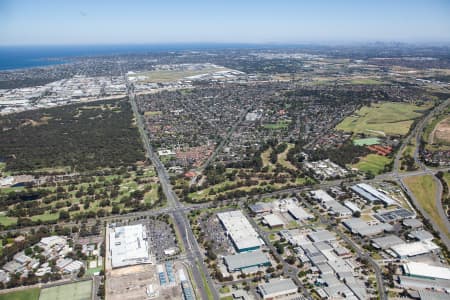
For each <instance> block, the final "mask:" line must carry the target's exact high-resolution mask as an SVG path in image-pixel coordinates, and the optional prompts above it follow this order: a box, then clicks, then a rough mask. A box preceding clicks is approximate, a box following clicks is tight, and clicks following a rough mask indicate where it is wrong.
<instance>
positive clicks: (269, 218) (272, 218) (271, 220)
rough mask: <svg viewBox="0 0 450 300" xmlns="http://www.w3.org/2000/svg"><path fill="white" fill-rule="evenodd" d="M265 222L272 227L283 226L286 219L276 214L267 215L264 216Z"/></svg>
mask: <svg viewBox="0 0 450 300" xmlns="http://www.w3.org/2000/svg"><path fill="white" fill-rule="evenodd" d="M263 223H264V224H266V225H267V226H269V227H270V228H276V227H283V226H284V221H283V220H282V219H281V218H280V217H279V216H278V215H275V214H270V215H265V216H264V217H263Z"/></svg>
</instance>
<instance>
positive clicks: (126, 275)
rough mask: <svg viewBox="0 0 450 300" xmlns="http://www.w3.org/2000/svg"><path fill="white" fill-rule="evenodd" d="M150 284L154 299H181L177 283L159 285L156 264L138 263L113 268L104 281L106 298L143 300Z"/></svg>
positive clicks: (112, 299)
mask: <svg viewBox="0 0 450 300" xmlns="http://www.w3.org/2000/svg"><path fill="white" fill-rule="evenodd" d="M149 285H152V287H153V290H154V291H157V296H156V297H155V298H154V299H181V298H182V295H181V288H180V285H179V284H175V285H171V286H170V285H167V286H164V287H162V286H160V284H159V279H158V275H157V272H156V266H154V265H139V266H131V267H126V268H120V269H114V270H112V271H111V272H110V274H109V276H108V278H107V283H106V289H107V290H106V299H110V300H124V299H127V300H141V299H142V300H144V299H148V298H149V297H148V296H147V288H148V287H149Z"/></svg>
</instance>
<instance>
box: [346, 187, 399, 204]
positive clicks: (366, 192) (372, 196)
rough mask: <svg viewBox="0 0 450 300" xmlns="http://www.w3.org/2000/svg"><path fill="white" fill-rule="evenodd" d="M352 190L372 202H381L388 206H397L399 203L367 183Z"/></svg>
mask: <svg viewBox="0 0 450 300" xmlns="http://www.w3.org/2000/svg"><path fill="white" fill-rule="evenodd" d="M351 189H352V190H353V191H354V192H356V193H358V194H360V195H361V196H362V197H364V198H366V199H367V200H369V201H371V202H373V201H376V200H379V201H382V202H383V203H385V204H386V205H395V204H397V201H395V200H394V199H392V198H391V197H389V196H387V195H385V194H383V193H382V192H380V191H378V190H376V189H375V188H374V187H372V186H371V185H368V184H366V183H358V184H357V185H354V186H352V187H351Z"/></svg>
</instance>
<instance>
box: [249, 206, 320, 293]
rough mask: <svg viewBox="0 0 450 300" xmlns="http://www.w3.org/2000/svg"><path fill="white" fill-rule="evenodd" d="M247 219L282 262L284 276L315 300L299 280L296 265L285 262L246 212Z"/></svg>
mask: <svg viewBox="0 0 450 300" xmlns="http://www.w3.org/2000/svg"><path fill="white" fill-rule="evenodd" d="M244 214H245V216H246V217H247V219H248V220H249V221H250V224H252V226H253V228H255V230H256V231H257V232H258V234H259V236H260V237H261V239H262V240H263V241H264V243H265V244H266V245H267V246H268V247H269V249H270V250H271V251H272V253H273V255H274V256H275V257H276V258H277V259H278V260H279V261H280V263H281V264H282V265H283V273H284V276H286V277H289V278H291V279H292V280H293V281H294V282H295V283H296V284H297V285H298V286H299V287H300V289H301V291H302V294H303V295H304V296H306V297H307V298H308V299H313V298H312V296H311V294H310V292H309V291H308V290H307V289H306V288H305V287H304V285H303V284H302V282H301V281H300V279H299V278H298V276H297V274H298V269H297V268H296V267H295V265H290V264H288V263H287V262H286V261H284V259H283V257H282V256H281V255H280V254H278V252H277V249H276V248H275V247H274V246H273V245H272V243H271V242H270V239H269V236H268V234H267V232H265V231H263V230H261V228H260V227H259V226H258V224H256V222H255V220H254V219H253V218H251V217H249V216H248V214H247V213H246V212H244Z"/></svg>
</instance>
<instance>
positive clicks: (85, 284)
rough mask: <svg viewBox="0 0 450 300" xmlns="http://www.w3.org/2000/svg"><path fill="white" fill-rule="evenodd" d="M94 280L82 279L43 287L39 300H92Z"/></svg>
mask: <svg viewBox="0 0 450 300" xmlns="http://www.w3.org/2000/svg"><path fill="white" fill-rule="evenodd" d="M91 292H92V281H81V282H76V283H70V284H65V285H60V286H55V287H51V288H46V289H42V291H41V295H40V297H39V300H90V299H91Z"/></svg>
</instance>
